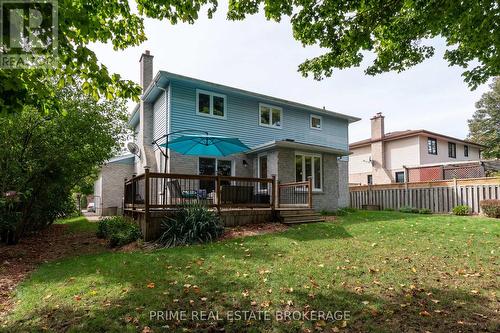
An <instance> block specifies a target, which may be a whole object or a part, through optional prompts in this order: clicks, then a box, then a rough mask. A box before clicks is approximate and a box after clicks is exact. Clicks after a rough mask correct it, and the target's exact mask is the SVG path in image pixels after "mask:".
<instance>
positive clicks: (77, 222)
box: [55, 216, 97, 233]
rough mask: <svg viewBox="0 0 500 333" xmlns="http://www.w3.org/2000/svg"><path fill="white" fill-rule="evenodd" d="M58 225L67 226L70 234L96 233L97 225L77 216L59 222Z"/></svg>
mask: <svg viewBox="0 0 500 333" xmlns="http://www.w3.org/2000/svg"><path fill="white" fill-rule="evenodd" d="M55 223H56V224H65V225H67V226H68V231H69V232H73V233H76V232H96V231H97V223H91V222H89V221H88V220H87V219H86V218H85V217H84V216H77V217H72V218H67V219H61V220H57V221H56V222H55Z"/></svg>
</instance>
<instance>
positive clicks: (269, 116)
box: [259, 104, 283, 128]
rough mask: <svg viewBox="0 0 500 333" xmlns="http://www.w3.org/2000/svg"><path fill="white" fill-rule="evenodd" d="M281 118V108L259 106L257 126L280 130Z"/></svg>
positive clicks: (265, 105)
mask: <svg viewBox="0 0 500 333" xmlns="http://www.w3.org/2000/svg"><path fill="white" fill-rule="evenodd" d="M282 118H283V109H282V108H280V107H277V106H272V105H267V104H259V124H260V125H261V126H268V127H275V128H281V127H282Z"/></svg>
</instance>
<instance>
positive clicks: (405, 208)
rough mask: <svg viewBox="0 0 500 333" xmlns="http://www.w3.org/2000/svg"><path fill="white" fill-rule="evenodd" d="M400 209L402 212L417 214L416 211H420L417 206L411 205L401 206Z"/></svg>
mask: <svg viewBox="0 0 500 333" xmlns="http://www.w3.org/2000/svg"><path fill="white" fill-rule="evenodd" d="M399 211H400V212H401V213H414V214H416V213H418V212H419V210H418V209H417V208H413V207H410V206H404V207H401V208H399Z"/></svg>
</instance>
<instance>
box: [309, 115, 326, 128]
mask: <svg viewBox="0 0 500 333" xmlns="http://www.w3.org/2000/svg"><path fill="white" fill-rule="evenodd" d="M313 118H316V119H319V127H314V126H313V124H312V120H313ZM309 127H311V128H312V129H314V130H317V131H321V130H323V117H322V116H318V115H315V114H311V116H310V117H309Z"/></svg>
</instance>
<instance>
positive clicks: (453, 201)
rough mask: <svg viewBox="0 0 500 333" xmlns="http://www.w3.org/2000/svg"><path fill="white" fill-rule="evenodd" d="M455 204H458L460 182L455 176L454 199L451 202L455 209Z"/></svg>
mask: <svg viewBox="0 0 500 333" xmlns="http://www.w3.org/2000/svg"><path fill="white" fill-rule="evenodd" d="M455 206H458V184H457V178H456V177H453V200H452V203H451V208H452V209H453V208H454V207H455Z"/></svg>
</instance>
